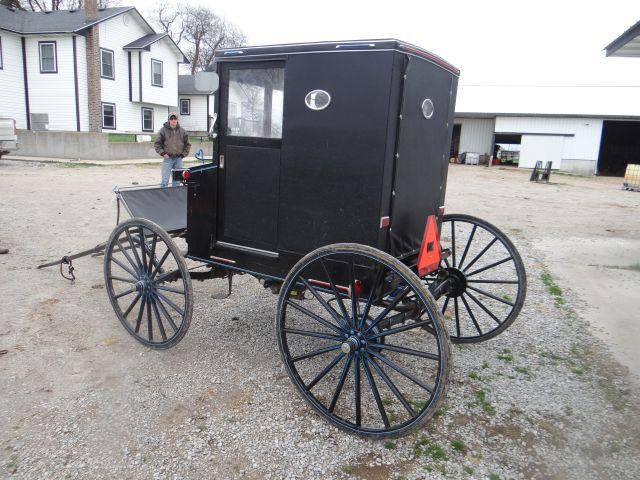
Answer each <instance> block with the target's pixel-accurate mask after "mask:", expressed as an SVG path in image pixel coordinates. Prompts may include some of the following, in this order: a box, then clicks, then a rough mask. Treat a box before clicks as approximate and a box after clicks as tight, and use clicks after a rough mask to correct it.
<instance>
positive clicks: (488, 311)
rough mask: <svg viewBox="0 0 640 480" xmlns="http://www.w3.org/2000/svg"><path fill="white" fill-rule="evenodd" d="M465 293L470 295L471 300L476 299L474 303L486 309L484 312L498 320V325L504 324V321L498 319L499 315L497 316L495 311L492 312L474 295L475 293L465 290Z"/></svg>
mask: <svg viewBox="0 0 640 480" xmlns="http://www.w3.org/2000/svg"><path fill="white" fill-rule="evenodd" d="M465 293H466V294H467V295H468V296H469V298H470V299H471V300H473V301H474V303H475V304H476V305H478V306H479V307H480V308H481V309H482V310H484V312H485V313H486V314H487V315H489V316H490V317H491V318H493V319H494V320H495V321H496V323H497V324H498V325H502V322H501V321H500V320H499V319H498V317H496V316H495V315H494V314H493V313H492V312H491V311H490V310H489V309H488V308H487V307H485V306H484V305H483V304H482V302H480V300H478V299H477V298H476V297H474V296H473V295H471V294H470V293H469V292H465Z"/></svg>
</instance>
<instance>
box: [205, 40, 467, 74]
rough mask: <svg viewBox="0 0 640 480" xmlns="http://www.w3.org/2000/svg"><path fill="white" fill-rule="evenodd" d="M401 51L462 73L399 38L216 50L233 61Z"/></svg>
mask: <svg viewBox="0 0 640 480" xmlns="http://www.w3.org/2000/svg"><path fill="white" fill-rule="evenodd" d="M368 50H369V51H370V50H379V51H390V50H393V51H398V52H401V53H405V54H408V55H413V56H416V57H419V58H422V59H423V60H427V61H429V62H431V63H434V64H436V65H438V66H440V67H442V68H444V69H445V70H447V71H448V72H450V73H452V74H453V75H455V76H459V75H460V70H458V69H457V68H456V67H454V66H453V65H451V64H450V63H449V62H447V61H446V60H444V59H443V58H441V57H439V56H437V55H435V54H433V53H431V52H429V51H427V50H425V49H423V48H420V47H417V46H415V45H412V44H410V43H407V42H403V41H401V40H395V39H382V40H346V41H342V42H313V43H289V44H282V45H261V46H250V47H238V48H224V49H220V50H216V52H215V55H214V61H215V62H224V61H231V60H234V59H241V58H252V59H255V58H256V57H264V58H269V57H274V56H282V55H294V54H301V53H321V52H322V53H333V52H345V51H349V52H354V51H368Z"/></svg>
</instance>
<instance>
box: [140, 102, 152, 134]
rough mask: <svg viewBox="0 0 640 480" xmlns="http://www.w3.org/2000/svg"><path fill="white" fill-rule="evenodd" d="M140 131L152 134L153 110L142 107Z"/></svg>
mask: <svg viewBox="0 0 640 480" xmlns="http://www.w3.org/2000/svg"><path fill="white" fill-rule="evenodd" d="M142 131H143V132H153V108H145V107H142Z"/></svg>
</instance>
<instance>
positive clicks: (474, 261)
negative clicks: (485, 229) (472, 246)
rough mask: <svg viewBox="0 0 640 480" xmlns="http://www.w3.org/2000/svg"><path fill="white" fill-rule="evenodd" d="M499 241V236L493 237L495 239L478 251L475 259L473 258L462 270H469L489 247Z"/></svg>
mask: <svg viewBox="0 0 640 480" xmlns="http://www.w3.org/2000/svg"><path fill="white" fill-rule="evenodd" d="M497 241H498V237H493V240H491V241H490V242H489V244H488V245H487V246H486V247H484V248H483V249H482V250H481V251H480V253H478V254H477V255H476V256H475V257H474V258H473V260H471V262H470V263H469V265H467V266H466V267H465V268H464V269H463V270H462V271H463V272H466V271H467V270H469V269H470V268H471V266H472V265H473V264H474V263H476V262H477V261H478V260H479V259H480V257H482V256H483V255H484V254H485V253H486V252H487V250H489V249H490V248H491V247H492V246H493V244H494V243H496V242H497Z"/></svg>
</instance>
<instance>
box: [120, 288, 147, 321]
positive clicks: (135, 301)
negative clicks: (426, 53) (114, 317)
mask: <svg viewBox="0 0 640 480" xmlns="http://www.w3.org/2000/svg"><path fill="white" fill-rule="evenodd" d="M141 296H142V293H141V292H138V294H137V295H136V298H134V299H133V302H131V305H129V306H128V307H127V309H126V310H125V312H124V313H123V314H122V316H123V317H124V318H127V315H129V312H130V311H131V310H132V309H133V307H135V306H136V303H138V300H140V297H141Z"/></svg>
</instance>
